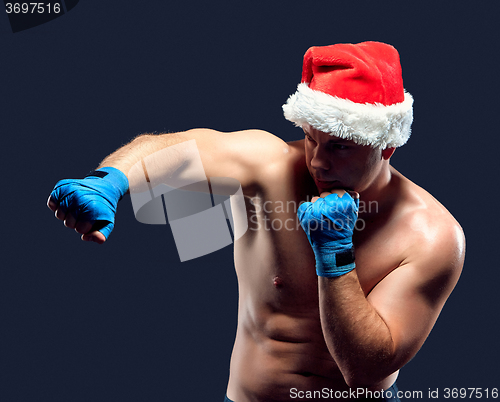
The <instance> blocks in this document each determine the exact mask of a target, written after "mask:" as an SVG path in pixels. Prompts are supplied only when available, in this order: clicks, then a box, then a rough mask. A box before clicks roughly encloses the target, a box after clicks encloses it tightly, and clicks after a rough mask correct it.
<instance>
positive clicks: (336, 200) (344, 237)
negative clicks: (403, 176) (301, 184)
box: [297, 193, 359, 278]
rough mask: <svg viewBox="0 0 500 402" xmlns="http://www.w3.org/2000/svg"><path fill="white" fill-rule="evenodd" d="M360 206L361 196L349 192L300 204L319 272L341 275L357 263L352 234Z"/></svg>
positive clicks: (301, 217) (329, 275)
mask: <svg viewBox="0 0 500 402" xmlns="http://www.w3.org/2000/svg"><path fill="white" fill-rule="evenodd" d="M358 210H359V199H353V198H352V197H351V196H350V195H349V194H348V193H345V194H344V195H343V196H342V197H339V196H338V195H337V194H330V195H328V196H326V197H325V198H319V199H318V200H317V201H315V202H304V203H303V204H301V205H300V207H299V209H298V211H297V215H298V218H299V221H300V224H301V226H302V229H304V231H305V233H306V235H307V238H308V240H309V243H310V244H311V247H312V249H313V251H314V255H315V257H316V273H317V274H318V276H324V277H329V278H331V277H337V276H341V275H344V274H346V273H348V272H350V271H352V270H353V269H354V268H355V267H356V264H355V262H354V245H353V243H352V235H353V232H354V226H355V224H356V220H357V217H358Z"/></svg>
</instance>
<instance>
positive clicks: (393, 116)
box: [283, 42, 413, 149]
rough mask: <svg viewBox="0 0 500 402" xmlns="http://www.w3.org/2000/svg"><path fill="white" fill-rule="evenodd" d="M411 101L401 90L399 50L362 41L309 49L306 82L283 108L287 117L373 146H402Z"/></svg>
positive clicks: (408, 125)
mask: <svg viewBox="0 0 500 402" xmlns="http://www.w3.org/2000/svg"><path fill="white" fill-rule="evenodd" d="M412 105H413V98H412V96H411V95H410V94H409V93H407V92H406V91H405V90H404V88H403V78H402V72H401V64H400V62H399V54H398V52H397V50H396V49H395V48H394V47H392V46H390V45H387V44H385V43H380V42H363V43H358V44H337V45H332V46H322V47H311V48H310V49H309V50H308V51H307V52H306V54H305V55H304V64H303V69H302V82H301V83H300V84H299V85H298V87H297V92H295V94H293V95H291V96H290V97H289V98H288V101H287V103H286V104H284V105H283V112H284V114H285V118H286V119H288V120H290V121H292V122H294V123H295V125H296V126H299V127H304V126H306V125H310V126H312V127H313V128H315V129H317V130H319V131H323V132H325V133H330V135H335V136H337V137H340V138H345V139H348V140H353V141H354V142H355V143H357V144H362V145H371V146H372V147H374V148H381V149H385V148H392V147H399V146H401V145H404V144H405V143H406V141H408V138H409V137H410V133H411V123H412V121H413V107H412Z"/></svg>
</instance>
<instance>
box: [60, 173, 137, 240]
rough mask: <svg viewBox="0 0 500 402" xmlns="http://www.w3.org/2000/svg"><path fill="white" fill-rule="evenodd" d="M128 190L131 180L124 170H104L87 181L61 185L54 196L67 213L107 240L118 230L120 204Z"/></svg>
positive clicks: (73, 181)
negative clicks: (116, 219)
mask: <svg viewBox="0 0 500 402" xmlns="http://www.w3.org/2000/svg"><path fill="white" fill-rule="evenodd" d="M127 190H128V179H127V176H125V174H123V173H122V172H121V171H120V170H118V169H115V168H112V167H104V168H101V169H98V170H96V171H94V172H92V173H91V174H89V175H88V176H87V177H85V178H84V179H65V180H61V181H59V182H57V184H56V186H55V187H54V190H52V193H51V194H50V196H51V198H52V199H53V200H54V201H56V202H57V203H59V207H58V208H61V209H62V210H63V211H64V212H65V213H71V215H73V217H74V218H75V219H76V220H80V221H88V222H91V223H92V224H93V225H94V227H93V229H95V230H99V231H100V232H101V233H102V234H103V235H104V237H105V238H106V239H107V238H108V236H109V234H110V233H111V231H112V230H113V227H114V222H115V214H116V208H117V205H118V201H119V200H120V199H121V198H122V197H123V195H124V194H125V193H126V192H127Z"/></svg>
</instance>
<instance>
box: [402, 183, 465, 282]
mask: <svg viewBox="0 0 500 402" xmlns="http://www.w3.org/2000/svg"><path fill="white" fill-rule="evenodd" d="M401 180H402V187H403V189H404V190H403V199H404V200H405V202H404V204H403V206H402V211H401V214H400V217H399V218H398V219H399V220H400V224H401V226H402V227H404V228H405V229H406V233H407V238H408V240H409V241H408V243H407V248H406V250H405V253H404V260H403V261H402V263H401V267H405V266H408V267H413V269H415V270H418V273H419V275H420V276H421V278H422V279H425V278H427V279H429V280H431V279H433V278H436V277H440V278H441V280H442V281H444V282H443V283H442V284H443V285H444V284H445V283H446V282H449V284H450V285H453V286H454V284H455V283H456V281H457V280H458V277H459V276H460V273H461V271H462V267H463V262H464V258H465V235H464V232H463V229H462V227H461V226H460V224H459V223H458V222H457V220H456V219H455V218H454V217H453V215H452V214H451V213H450V212H449V211H448V210H447V209H446V208H445V207H444V206H443V205H442V204H441V203H440V202H439V201H438V200H436V199H435V198H434V197H433V196H432V195H431V194H429V193H428V192H427V191H426V190H424V189H423V188H421V187H419V186H418V185H416V184H415V183H413V182H411V181H410V180H408V179H406V178H404V177H403V176H401Z"/></svg>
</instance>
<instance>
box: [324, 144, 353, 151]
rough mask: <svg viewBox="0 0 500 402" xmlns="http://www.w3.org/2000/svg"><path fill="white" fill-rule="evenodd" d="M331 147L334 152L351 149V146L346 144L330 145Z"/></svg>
mask: <svg viewBox="0 0 500 402" xmlns="http://www.w3.org/2000/svg"><path fill="white" fill-rule="evenodd" d="M329 147H330V149H331V150H332V151H345V150H346V149H349V146H347V145H344V144H330V146H329Z"/></svg>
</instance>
